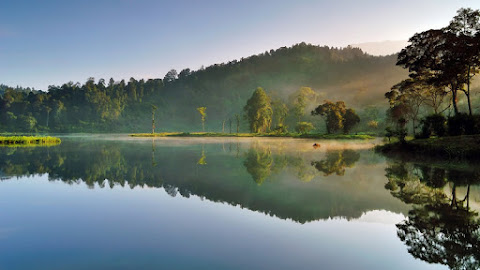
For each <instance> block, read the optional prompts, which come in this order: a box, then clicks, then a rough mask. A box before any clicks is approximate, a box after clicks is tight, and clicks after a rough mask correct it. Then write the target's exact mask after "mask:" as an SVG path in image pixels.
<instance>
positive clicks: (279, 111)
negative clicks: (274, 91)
mask: <svg viewBox="0 0 480 270" xmlns="http://www.w3.org/2000/svg"><path fill="white" fill-rule="evenodd" d="M272 109H273V119H275V122H276V125H277V127H279V126H284V125H285V119H286V118H287V115H288V107H287V105H286V104H285V103H283V101H282V100H281V99H276V100H275V101H273V102H272Z"/></svg>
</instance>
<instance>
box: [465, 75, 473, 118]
mask: <svg viewBox="0 0 480 270" xmlns="http://www.w3.org/2000/svg"><path fill="white" fill-rule="evenodd" d="M470 68H471V67H470V65H468V76H467V93H465V94H466V96H467V102H468V113H469V114H470V116H472V104H471V103H470Z"/></svg>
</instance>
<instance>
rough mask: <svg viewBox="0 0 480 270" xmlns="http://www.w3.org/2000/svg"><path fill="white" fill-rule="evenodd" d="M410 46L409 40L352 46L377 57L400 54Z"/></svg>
mask: <svg viewBox="0 0 480 270" xmlns="http://www.w3.org/2000/svg"><path fill="white" fill-rule="evenodd" d="M407 45H408V41H407V40H385V41H378V42H365V43H357V44H351V45H350V46H352V47H354V48H360V49H361V50H362V51H364V52H366V53H368V54H370V55H375V56H384V55H391V54H396V53H398V52H400V51H401V50H402V49H403V48H405V47H406V46H407Z"/></svg>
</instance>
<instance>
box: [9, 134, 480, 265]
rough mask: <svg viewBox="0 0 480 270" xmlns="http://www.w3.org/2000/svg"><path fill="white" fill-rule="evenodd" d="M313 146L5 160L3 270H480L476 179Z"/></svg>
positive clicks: (106, 143)
mask: <svg viewBox="0 0 480 270" xmlns="http://www.w3.org/2000/svg"><path fill="white" fill-rule="evenodd" d="M313 142H314V141H312V140H294V139H212V138H204V139H201V138H199V139H184V138H179V139H175V138H168V139H167V138H158V139H155V140H152V139H138V138H136V139H133V138H128V137H127V136H115V137H110V136H91V137H82V136H68V137H65V138H63V142H62V144H61V145H59V146H55V147H46V148H45V147H34V148H0V177H1V179H2V180H1V181H0V205H1V210H0V269H448V268H457V269H465V268H468V267H470V268H471V269H475V268H477V267H479V261H480V254H479V250H480V249H479V247H480V244H479V242H480V233H479V224H480V221H479V217H478V209H479V208H480V207H479V205H480V195H479V194H480V191H479V190H480V189H479V186H478V179H479V178H480V177H479V175H480V173H478V172H477V171H476V170H475V169H472V168H471V167H469V166H464V167H460V168H458V166H457V167H454V166H450V167H448V166H447V167H445V168H443V167H435V166H432V165H431V164H428V163H426V164H423V163H421V162H417V163H411V162H405V161H398V160H397V161H394V160H386V159H385V158H384V157H382V156H380V155H377V154H375V153H373V151H372V150H371V147H372V145H373V143H375V142H372V141H369V142H352V141H349V142H335V141H329V142H320V143H321V147H320V148H318V149H314V148H313V147H312V144H313ZM317 142H318V141H317Z"/></svg>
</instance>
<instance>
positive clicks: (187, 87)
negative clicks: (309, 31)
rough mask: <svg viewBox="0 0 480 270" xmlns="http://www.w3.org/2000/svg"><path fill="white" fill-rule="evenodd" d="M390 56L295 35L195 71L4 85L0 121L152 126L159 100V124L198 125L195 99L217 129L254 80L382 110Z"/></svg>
mask: <svg viewBox="0 0 480 270" xmlns="http://www.w3.org/2000/svg"><path fill="white" fill-rule="evenodd" d="M394 62H395V56H393V55H392V56H386V57H374V56H370V55H367V54H365V53H363V52H362V51H361V50H360V49H358V48H351V47H347V48H340V49H337V48H329V47H320V46H313V45H309V44H305V43H300V44H297V45H294V46H292V47H289V48H287V47H282V48H280V49H277V50H271V51H267V52H265V53H262V54H259V55H254V56H251V57H248V58H242V59H241V60H238V61H237V60H234V61H231V62H228V63H222V64H215V65H212V66H209V67H207V68H201V69H199V70H196V71H192V70H190V69H188V68H187V69H184V70H182V71H180V72H177V71H175V70H171V71H169V72H168V73H167V74H166V75H165V76H164V78H162V79H151V80H136V79H134V78H131V79H130V80H128V81H125V80H121V81H115V80H114V79H109V80H104V79H100V80H95V79H94V78H89V79H88V80H87V81H86V82H85V83H83V84H80V83H73V82H69V83H65V84H63V85H61V86H50V87H49V89H48V91H46V92H36V91H33V90H32V91H18V89H12V88H8V89H5V91H4V93H3V94H2V96H1V99H0V120H1V125H0V129H1V131H10V132H44V131H50V132H99V131H104V132H106V131H108V132H113V131H114V132H146V131H149V130H151V108H152V105H154V106H156V107H157V108H158V110H156V116H155V117H156V118H155V123H156V127H157V131H178V130H182V131H198V130H201V128H202V126H201V122H200V121H199V115H198V112H197V111H196V108H199V107H207V108H208V118H207V119H206V122H205V129H206V130H207V131H219V130H221V128H222V124H223V123H224V121H227V122H228V121H229V120H233V121H235V115H243V107H244V105H245V103H246V101H247V100H248V98H249V97H250V96H251V95H252V91H254V89H256V88H257V87H258V86H262V87H264V88H265V89H267V92H268V94H269V95H270V96H272V98H273V97H279V98H283V99H284V100H286V99H288V98H289V96H291V95H292V94H293V93H294V92H295V91H298V89H300V88H301V87H302V86H310V87H312V89H314V92H315V93H316V94H317V95H318V96H319V99H320V100H323V99H327V98H328V99H330V100H344V101H345V102H346V103H348V104H351V106H353V107H355V108H360V107H361V106H367V105H370V106H369V108H370V113H371V112H374V111H379V110H380V111H383V108H381V107H378V106H376V105H377V104H380V103H381V94H380V93H382V91H384V90H383V89H385V87H386V85H388V84H392V83H393V82H394V81H395V80H399V79H401V78H403V77H404V76H405V73H404V72H402V71H400V72H399V70H401V69H399V68H397V67H395V66H394ZM379 78H380V79H379ZM4 88H5V87H4ZM27 89H28V88H27ZM372 95H373V98H372ZM375 97H379V98H375ZM311 109H313V108H307V110H311ZM362 113H363V112H360V114H362ZM372 116H373V117H375V118H376V119H370V120H374V121H377V122H380V123H381V122H382V117H381V116H380V115H379V114H378V113H373V114H372ZM369 118H372V117H369ZM369 118H368V117H362V119H369ZM377 118H378V119H377ZM296 122H297V121H295V122H292V124H291V126H292V127H291V128H292V129H293V127H294V126H295V123H296ZM240 125H241V126H240V129H241V130H243V131H245V130H247V129H248V124H247V122H246V121H243V118H242V121H241V123H240ZM314 126H316V127H319V126H320V125H314ZM322 126H323V125H322Z"/></svg>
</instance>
